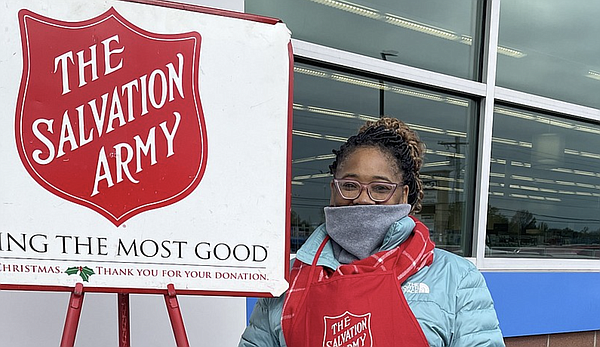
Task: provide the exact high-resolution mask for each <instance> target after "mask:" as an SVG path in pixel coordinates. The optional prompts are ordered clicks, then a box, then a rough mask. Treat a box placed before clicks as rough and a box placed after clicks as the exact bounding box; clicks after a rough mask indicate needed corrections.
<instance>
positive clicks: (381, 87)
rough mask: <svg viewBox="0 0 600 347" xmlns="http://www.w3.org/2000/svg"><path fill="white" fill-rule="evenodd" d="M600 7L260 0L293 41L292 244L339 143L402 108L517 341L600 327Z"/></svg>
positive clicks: (442, 209) (428, 203)
mask: <svg viewBox="0 0 600 347" xmlns="http://www.w3.org/2000/svg"><path fill="white" fill-rule="evenodd" d="M598 10H599V5H598V4H596V3H587V2H586V3H578V4H577V5H576V6H574V5H573V3H572V2H568V1H556V0H553V1H547V0H535V1H517V0H490V1H477V0H471V1H448V0H443V1H442V0H427V1H362V0H359V1H345V0H301V1H298V0H293V1H292V0H287V1H273V0H251V1H246V2H245V11H246V12H248V13H254V14H261V15H267V16H272V17H276V18H281V19H282V20H283V21H284V22H285V23H286V24H287V26H288V28H289V29H290V30H291V31H292V38H294V41H293V45H294V54H295V59H296V64H295V75H294V78H295V86H294V88H295V89H294V138H293V151H294V154H293V181H292V183H293V196H292V210H293V212H292V214H293V218H292V221H293V223H294V224H293V226H292V232H293V234H292V240H293V244H292V247H295V246H297V245H299V244H300V243H301V242H302V240H303V239H305V238H306V236H307V235H309V234H310V233H311V231H312V230H313V229H314V228H315V227H316V226H317V225H318V224H319V223H321V222H322V221H323V214H322V207H323V206H324V205H327V204H328V200H329V188H328V187H329V181H330V180H331V177H330V175H329V173H328V165H329V164H330V162H331V160H332V153H331V150H332V149H333V148H337V147H339V145H340V142H343V141H344V140H345V139H346V138H347V137H348V136H350V135H351V134H352V133H353V132H355V131H356V130H357V128H358V127H359V126H360V125H361V124H362V123H364V121H365V120H368V119H374V118H377V117H379V116H380V115H391V116H394V117H398V118H400V119H402V120H404V121H405V122H407V123H408V124H410V125H411V126H412V127H413V129H416V130H417V131H418V132H419V134H420V136H421V138H422V140H424V142H425V143H426V144H427V152H426V161H425V165H424V169H423V170H422V173H423V175H422V178H423V181H424V183H425V188H426V189H425V199H424V203H423V210H422V212H421V213H420V215H419V217H420V218H421V219H422V220H423V221H424V222H425V223H426V224H427V225H428V226H429V228H430V229H431V231H432V235H433V238H434V240H435V242H436V243H437V246H438V247H441V248H444V249H447V250H450V251H452V252H455V253H457V254H461V255H463V256H465V257H467V258H469V259H470V260H472V261H473V262H474V263H475V264H477V266H478V267H479V268H480V269H481V270H482V271H483V272H484V274H485V276H486V279H487V281H488V284H489V287H490V289H491V291H492V295H493V296H494V298H495V301H496V306H497V311H498V315H499V319H500V323H501V328H502V330H503V333H504V335H505V336H506V337H519V336H529V335H541V336H539V338H540V339H547V338H548V337H547V336H546V335H547V334H556V333H565V332H581V331H595V330H598V329H600V319H599V318H598V315H597V314H596V313H597V312H598V309H599V308H600V306H599V303H600V297H599V294H598V291H597V290H596V288H598V284H599V282H600V274H598V272H599V271H600V261H599V258H600V218H599V217H598V211H599V210H600V172H599V171H598V168H599V167H600V150H598V148H600V136H599V135H600V111H598V108H600V98H599V97H598V95H600V94H599V92H600V84H599V80H600V77H599V76H600V61H599V60H598V58H597V57H598V56H599V53H600V45H598V43H596V42H597V40H594V37H595V34H596V33H597V32H599V30H600V28H599V27H598V26H599V24H598V22H597V20H596V18H595V16H594V15H593V14H594V13H596V12H597V11H598ZM594 334H595V333H585V334H583V335H581V336H582V337H581V338H585V339H587V338H588V337H589V338H593V337H594ZM561 336H563V337H564V335H561ZM554 338H557V339H558V338H560V337H554V336H553V337H552V338H551V339H554ZM570 345H572V344H570Z"/></svg>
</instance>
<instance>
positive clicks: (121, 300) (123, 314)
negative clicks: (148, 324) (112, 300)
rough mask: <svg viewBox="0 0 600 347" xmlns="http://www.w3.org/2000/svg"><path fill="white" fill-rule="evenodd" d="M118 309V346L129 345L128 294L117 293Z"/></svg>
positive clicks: (126, 346)
mask: <svg viewBox="0 0 600 347" xmlns="http://www.w3.org/2000/svg"><path fill="white" fill-rule="evenodd" d="M117 297H118V300H117V301H118V304H117V305H118V309H119V347H129V345H130V344H131V342H130V341H131V338H130V336H131V334H130V330H129V328H130V325H129V322H130V319H129V294H127V293H119V294H117Z"/></svg>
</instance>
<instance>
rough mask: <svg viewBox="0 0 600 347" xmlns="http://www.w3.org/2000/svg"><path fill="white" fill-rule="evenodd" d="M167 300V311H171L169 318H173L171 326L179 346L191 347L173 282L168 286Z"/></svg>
mask: <svg viewBox="0 0 600 347" xmlns="http://www.w3.org/2000/svg"><path fill="white" fill-rule="evenodd" d="M165 301H166V303H167V312H169V318H170V319H171V326H172V327H173V334H174V335H175V343H177V347H189V346H190V344H189V342H188V339H187V334H186V332H185V325H184V324H183V318H182V317H181V310H180V309H179V302H178V301H177V296H175V286H173V284H169V285H168V286H167V294H166V295H165Z"/></svg>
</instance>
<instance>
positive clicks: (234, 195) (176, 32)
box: [0, 0, 292, 295]
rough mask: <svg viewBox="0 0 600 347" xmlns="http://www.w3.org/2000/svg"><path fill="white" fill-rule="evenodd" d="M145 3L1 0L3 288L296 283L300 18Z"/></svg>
mask: <svg viewBox="0 0 600 347" xmlns="http://www.w3.org/2000/svg"><path fill="white" fill-rule="evenodd" d="M148 2H149V4H139V3H132V2H127V1H116V0H113V1H89V0H86V1H84V0H61V1H56V0H46V1H40V0H24V1H19V2H17V1H0V5H2V7H3V10H2V12H1V14H0V23H2V32H1V33H0V43H1V44H2V47H3V48H2V51H1V52H0V71H1V75H2V76H3V78H2V80H1V81H0V102H1V104H2V105H3V107H2V110H1V111H0V112H1V117H0V176H1V177H2V179H1V180H0V204H1V206H2V207H1V210H0V288H9V289H10V288H21V289H23V288H25V289H32V290H33V289H50V290H68V289H69V288H72V287H73V286H74V285H75V284H76V283H77V282H81V283H83V284H84V287H85V288H86V290H87V291H108V292H110V291H129V292H157V293H158V292H164V291H165V290H166V288H167V285H168V284H171V283H172V284H173V285H174V286H175V288H176V289H177V291H178V292H181V293H190V294H217V295H218V294H227V295H248V294H251V295H279V294H281V293H282V292H284V291H285V290H286V289H287V286H288V284H287V281H286V278H287V273H288V259H289V247H288V244H289V220H288V218H289V210H290V200H289V190H290V180H289V172H290V162H291V161H290V156H291V148H290V143H291V141H290V138H291V103H292V101H291V99H292V97H291V84H292V81H291V76H292V54H291V49H290V33H289V31H288V30H287V28H286V27H285V25H284V24H283V23H279V22H277V21H276V20H272V19H268V18H262V17H255V16H250V15H246V14H237V13H233V12H224V11H220V10H207V9H201V8H195V7H193V6H190V5H186V6H180V7H185V9H180V8H176V7H177V6H179V5H176V4H174V5H173V6H172V7H164V4H163V6H157V5H153V4H151V3H152V2H151V1H148ZM202 11H203V12H202ZM207 11H208V12H207Z"/></svg>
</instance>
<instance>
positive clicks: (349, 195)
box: [333, 178, 398, 202]
mask: <svg viewBox="0 0 600 347" xmlns="http://www.w3.org/2000/svg"><path fill="white" fill-rule="evenodd" d="M333 184H334V185H335V187H336V188H337V190H338V192H339V193H340V195H341V196H342V198H344V199H346V200H354V199H356V198H358V197H359V196H360V194H361V193H362V191H363V189H364V188H367V194H369V198H371V200H373V201H375V202H386V201H388V200H389V199H390V198H391V197H392V195H393V194H394V192H395V191H396V188H398V183H389V182H370V183H367V184H363V183H360V182H358V181H355V180H349V179H337V178H334V179H333Z"/></svg>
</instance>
